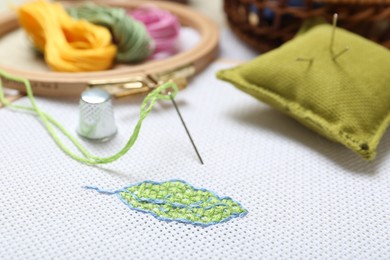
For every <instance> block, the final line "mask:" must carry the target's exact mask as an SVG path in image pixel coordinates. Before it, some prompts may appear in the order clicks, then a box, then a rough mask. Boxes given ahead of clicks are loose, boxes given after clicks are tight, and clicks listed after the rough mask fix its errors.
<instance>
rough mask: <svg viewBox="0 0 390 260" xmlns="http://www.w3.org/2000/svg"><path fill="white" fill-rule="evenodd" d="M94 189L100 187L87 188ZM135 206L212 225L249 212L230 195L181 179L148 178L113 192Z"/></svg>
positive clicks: (168, 217)
mask: <svg viewBox="0 0 390 260" xmlns="http://www.w3.org/2000/svg"><path fill="white" fill-rule="evenodd" d="M87 188H90V189H96V190H98V191H99V192H102V191H100V190H99V189H97V188H94V187H87ZM102 193H108V194H117V196H118V197H119V199H121V201H122V202H124V203H125V204H126V205H128V206H129V207H130V208H131V209H135V210H138V211H142V212H145V213H149V214H151V215H153V216H154V217H156V218H158V219H160V220H165V221H178V222H182V223H190V224H193V225H201V226H209V225H213V224H218V223H222V222H225V221H228V220H230V219H232V218H235V217H243V216H245V215H246V214H247V213H248V211H247V210H246V209H245V208H243V207H242V206H241V205H240V204H239V203H238V202H236V201H234V200H233V199H231V198H229V197H222V198H221V197H219V196H217V195H216V194H214V193H213V192H211V191H208V190H206V189H197V188H194V187H193V186H191V185H190V184H188V183H186V182H184V181H181V180H172V181H167V182H162V183H158V182H152V181H145V182H142V183H139V184H136V185H132V186H129V187H126V188H124V189H121V190H118V191H116V192H113V193H109V192H104V191H103V192H102Z"/></svg>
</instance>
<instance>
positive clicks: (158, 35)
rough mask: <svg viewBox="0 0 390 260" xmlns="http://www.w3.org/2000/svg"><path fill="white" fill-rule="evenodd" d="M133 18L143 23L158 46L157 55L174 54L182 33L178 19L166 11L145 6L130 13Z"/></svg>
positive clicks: (155, 52)
mask: <svg viewBox="0 0 390 260" xmlns="http://www.w3.org/2000/svg"><path fill="white" fill-rule="evenodd" d="M129 15H130V16H131V17H133V18H134V19H136V20H138V21H140V22H142V23H143V24H144V25H145V27H146V29H147V31H148V32H149V34H150V36H151V37H152V38H153V40H154V41H155V44H156V48H155V51H154V56H156V54H161V53H166V54H173V53H174V51H175V44H176V42H177V39H178V37H179V33H180V22H179V20H178V18H177V17H176V16H175V15H173V14H171V13H170V12H168V11H166V10H162V9H159V8H157V7H155V6H151V5H145V6H142V7H140V8H138V9H135V10H133V11H131V12H130V13H129Z"/></svg>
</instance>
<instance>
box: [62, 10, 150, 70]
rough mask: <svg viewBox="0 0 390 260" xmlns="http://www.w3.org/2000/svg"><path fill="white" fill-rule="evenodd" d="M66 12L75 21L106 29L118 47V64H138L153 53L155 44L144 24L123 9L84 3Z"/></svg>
mask: <svg viewBox="0 0 390 260" xmlns="http://www.w3.org/2000/svg"><path fill="white" fill-rule="evenodd" d="M68 12H69V14H70V15H71V16H72V17H74V18H76V19H84V20H87V21H88V22H91V23H94V24H98V25H101V26H104V27H107V28H108V29H109V30H110V31H111V33H112V36H113V38H114V42H115V45H117V47H118V53H117V55H116V60H117V61H119V62H140V61H143V60H145V59H147V58H148V57H149V56H150V55H151V54H152V53H153V51H154V48H155V43H154V41H153V39H152V38H151V37H150V35H149V33H148V31H147V30H146V28H145V26H144V24H143V23H141V22H139V21H137V20H135V19H133V18H131V17H129V16H128V15H127V14H126V11H125V10H124V9H121V8H112V7H106V6H99V5H96V4H93V3H86V4H84V5H80V6H76V7H72V8H69V9H68Z"/></svg>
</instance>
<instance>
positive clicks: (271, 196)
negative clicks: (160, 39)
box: [0, 1, 390, 259]
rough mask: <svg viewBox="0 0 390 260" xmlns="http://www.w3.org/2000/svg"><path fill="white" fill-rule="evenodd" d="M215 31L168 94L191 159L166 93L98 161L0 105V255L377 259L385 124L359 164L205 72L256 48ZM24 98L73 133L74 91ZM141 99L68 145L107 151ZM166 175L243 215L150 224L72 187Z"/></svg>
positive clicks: (122, 103) (381, 239) (385, 210)
mask: <svg viewBox="0 0 390 260" xmlns="http://www.w3.org/2000/svg"><path fill="white" fill-rule="evenodd" d="M193 2H195V1H193ZM202 2H203V3H206V4H207V2H206V1H202ZM209 2H211V1H209ZM198 3H200V2H198ZM2 4H3V3H2ZM3 6H4V5H3ZM216 6H217V4H216ZM197 8H201V7H197ZM203 8H204V5H203ZM219 22H220V24H223V22H221V20H219ZM221 38H222V40H221V53H220V58H221V59H220V61H217V62H214V63H213V64H210V66H209V67H208V68H207V69H206V70H205V71H204V72H203V73H202V74H201V75H199V76H197V77H196V78H195V79H194V80H193V81H192V82H191V84H190V86H189V87H188V88H187V89H186V90H184V91H182V92H180V93H179V95H178V96H177V98H176V102H177V103H178V105H179V107H180V110H181V112H182V114H183V116H184V119H185V121H186V123H187V125H188V127H189V129H190V131H191V133H192V136H193V138H194V140H195V142H196V144H197V146H198V148H199V150H200V152H201V154H202V157H203V159H204V161H205V165H203V166H202V165H200V164H199V162H198V160H197V157H196V155H195V153H194V151H193V149H192V147H191V145H190V143H189V141H188V138H187V136H186V134H185V131H184V130H183V128H182V126H181V124H180V121H179V118H178V116H177V114H176V112H175V110H174V108H173V106H172V104H170V103H166V102H159V103H158V104H157V106H156V107H155V109H154V110H153V111H152V113H151V114H150V116H149V117H148V118H147V119H146V120H145V122H144V125H143V127H142V129H141V134H140V136H139V140H138V141H137V143H136V145H135V146H134V147H133V149H132V150H130V152H129V153H128V154H126V155H125V156H124V157H123V158H121V159H120V160H118V161H117V162H115V163H112V164H108V165H104V166H99V167H91V166H86V165H83V164H80V163H78V162H76V161H74V160H72V159H70V158H69V157H68V156H66V155H65V154H64V153H63V152H62V151H61V150H59V149H58V147H57V146H56V145H55V143H54V142H53V140H52V139H51V138H49V136H48V135H47V132H46V131H45V130H44V128H43V127H42V124H41V123H40V121H39V120H38V119H37V118H36V117H35V116H34V115H32V114H30V113H23V112H19V111H14V110H11V109H0V147H1V149H0V158H1V167H0V182H1V185H0V194H1V196H0V234H1V236H0V259H21V258H27V259H36V258H39V259H52V258H56V259H93V258H94V259H96V258H97V259H100V258H103V259H105V258H113V257H115V258H118V259H129V258H130V259H133V258H136V259H138V258H142V259H154V258H165V259H172V258H179V259H187V258H191V259H192V258H196V259H204V258H212V259H231V258H232V259H242V258H244V259H247V258H254V259H258V258H265V259H285V258H288V259H306V258H310V259H389V258H390V188H389V187H390V174H389V172H390V132H387V133H386V134H385V136H384V138H383V140H382V142H381V143H380V145H379V149H378V158H377V159H376V160H375V161H374V162H371V163H368V162H366V161H364V160H362V159H361V158H359V157H358V156H357V155H355V154H354V153H353V152H351V151H350V150H348V149H347V148H345V147H343V146H342V145H339V144H336V143H333V142H330V141H328V140H326V139H324V138H322V137H320V136H318V135H317V134H315V133H313V132H312V131H310V130H308V129H306V128H305V127H303V126H302V125H300V124H299V123H297V122H296V121H294V120H292V119H291V118H289V117H287V116H285V115H283V114H281V113H279V112H277V111H275V110H274V109H272V108H270V107H269V106H267V105H265V104H263V103H261V102H259V101H258V100H256V99H254V98H253V97H251V96H249V95H246V94H244V93H242V92H241V91H239V90H238V89H236V88H234V87H233V86H231V85H230V84H227V83H225V82H222V81H219V80H217V79H216V78H215V73H216V72H217V71H218V70H220V69H223V68H228V67H231V66H234V65H233V64H232V63H228V62H226V61H227V60H249V59H252V58H253V57H255V56H256V55H257V54H256V53H255V52H253V51H252V50H251V49H248V48H247V47H245V46H244V45H243V44H242V43H240V42H239V41H238V40H237V39H235V38H234V36H233V35H232V34H231V32H230V31H229V30H228V29H226V28H223V29H222V30H221ZM16 103H17V104H21V105H29V100H28V99H26V98H21V99H20V100H18V101H16ZM37 103H38V105H39V106H40V107H41V108H42V109H43V110H44V111H46V112H49V114H51V115H52V116H53V117H54V118H56V119H57V120H59V121H60V122H61V123H62V124H63V125H64V127H65V128H67V129H69V130H71V131H72V132H75V131H73V130H74V129H76V128H77V124H78V122H77V117H78V115H77V113H78V104H77V103H78V102H77V100H73V99H70V100H68V99H66V100H65V99H62V100H52V99H45V98H37ZM140 103H141V100H140V99H139V98H134V97H133V98H126V99H122V100H117V101H115V102H114V109H115V118H116V123H117V126H118V130H119V132H118V135H117V136H116V137H115V138H114V139H113V140H112V141H110V142H108V143H104V144H100V145H99V144H93V143H89V142H85V141H83V140H80V141H81V142H82V143H83V145H85V146H86V147H87V148H88V149H89V150H90V151H91V152H92V153H94V154H98V155H101V156H107V155H110V154H114V153H115V152H117V151H118V150H119V149H120V148H121V147H122V146H123V144H124V143H126V141H127V139H128V137H129V134H130V133H131V132H132V129H133V127H134V124H135V122H136V120H137V118H138V114H139V106H140ZM61 139H63V137H61ZM67 144H69V143H67ZM171 179H182V180H185V181H187V182H189V183H191V184H192V185H194V186H195V187H202V188H207V189H210V190H212V191H214V192H216V193H217V194H218V195H221V196H229V197H232V198H233V199H235V200H237V201H239V202H240V203H241V204H242V205H243V206H244V207H245V208H247V209H248V211H249V214H248V215H247V216H245V217H243V218H236V219H233V220H231V221H229V222H226V223H223V224H218V225H214V226H211V227H207V228H202V227H198V226H192V225H189V224H181V223H177V222H164V221H160V220H158V219H156V218H154V217H153V216H151V215H148V214H144V213H140V212H137V211H133V210H131V209H129V208H128V207H127V206H126V205H124V204H123V203H122V202H121V201H120V200H118V198H116V197H115V196H108V195H102V194H98V193H97V192H94V191H89V190H86V189H84V188H83V187H84V186H87V185H92V186H97V187H100V188H103V189H106V190H117V189H120V188H122V187H125V186H128V185H130V184H134V183H138V182H142V181H145V180H153V181H166V180H171Z"/></svg>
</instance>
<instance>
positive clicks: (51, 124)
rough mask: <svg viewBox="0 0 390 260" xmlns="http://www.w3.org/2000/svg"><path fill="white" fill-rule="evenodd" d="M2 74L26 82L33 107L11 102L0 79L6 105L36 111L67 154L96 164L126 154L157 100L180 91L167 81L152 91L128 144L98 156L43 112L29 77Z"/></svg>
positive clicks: (112, 160)
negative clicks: (6, 96)
mask: <svg viewBox="0 0 390 260" xmlns="http://www.w3.org/2000/svg"><path fill="white" fill-rule="evenodd" d="M0 76H1V77H3V78H6V79H9V80H12V81H15V82H20V83H22V84H24V86H25V87H26V93H27V96H28V98H29V100H30V103H31V107H27V106H21V105H14V104H12V103H11V102H9V101H8V100H7V99H6V98H5V95H4V91H3V86H2V82H1V80H0V103H3V104H4V105H5V106H7V107H10V108H14V109H17V110H23V111H30V112H33V113H35V114H36V115H37V116H38V117H39V119H40V120H41V121H42V123H43V125H44V127H45V128H46V130H47V131H48V133H49V134H50V136H51V137H52V138H53V140H54V141H55V143H56V144H57V145H58V147H59V148H61V150H63V151H64V153H65V154H67V155H68V156H70V157H71V158H72V159H74V160H76V161H78V162H81V163H86V164H91V165H96V164H107V163H111V162H114V161H116V160H118V159H119V158H120V157H122V156H123V155H125V154H126V153H127V152H128V151H129V150H130V149H131V147H132V146H133V145H134V143H135V142H136V140H137V138H138V134H139V132H140V129H141V126H142V122H143V120H144V119H145V118H146V117H147V116H148V115H149V113H150V111H151V110H152V108H153V107H154V105H155V104H156V102H157V101H159V100H171V99H172V98H173V97H175V96H176V94H177V92H178V88H177V86H176V84H175V83H173V82H167V83H165V84H162V85H161V86H159V87H158V88H156V89H154V90H153V91H152V92H150V93H149V94H148V95H147V96H146V98H145V99H144V101H143V103H142V105H141V111H140V116H139V119H138V122H137V124H136V126H135V127H134V130H133V133H132V135H131V136H130V138H129V140H128V142H127V143H126V145H125V146H124V147H123V149H121V150H120V151H119V152H118V153H116V154H114V155H112V156H109V157H105V158H102V157H97V156H94V155H92V154H91V153H90V152H88V151H87V150H86V149H85V148H84V147H83V146H82V145H81V144H80V143H79V142H78V141H77V139H76V138H75V137H74V136H72V135H71V134H70V133H69V132H68V131H67V130H66V129H65V128H64V127H63V126H62V125H61V124H60V123H59V122H58V121H56V120H55V119H53V118H52V117H51V116H49V115H48V114H46V113H45V112H43V111H42V110H41V109H40V108H39V107H38V105H37V104H36V101H35V98H34V95H33V93H32V89H31V85H30V82H29V81H28V80H27V79H24V78H19V77H14V76H12V75H10V74H8V73H6V72H4V71H1V70H0ZM166 92H169V94H165V93H166ZM55 129H57V130H59V131H60V132H61V133H62V134H63V135H64V136H65V137H66V138H68V139H69V141H70V142H71V143H72V144H73V145H74V146H75V147H76V148H77V149H78V150H79V151H80V152H81V153H82V155H83V156H79V155H77V154H75V153H74V152H72V151H71V150H70V149H69V148H68V147H67V146H66V145H65V144H64V143H63V142H62V141H61V139H60V137H59V135H58V134H57V132H56V130H55Z"/></svg>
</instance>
